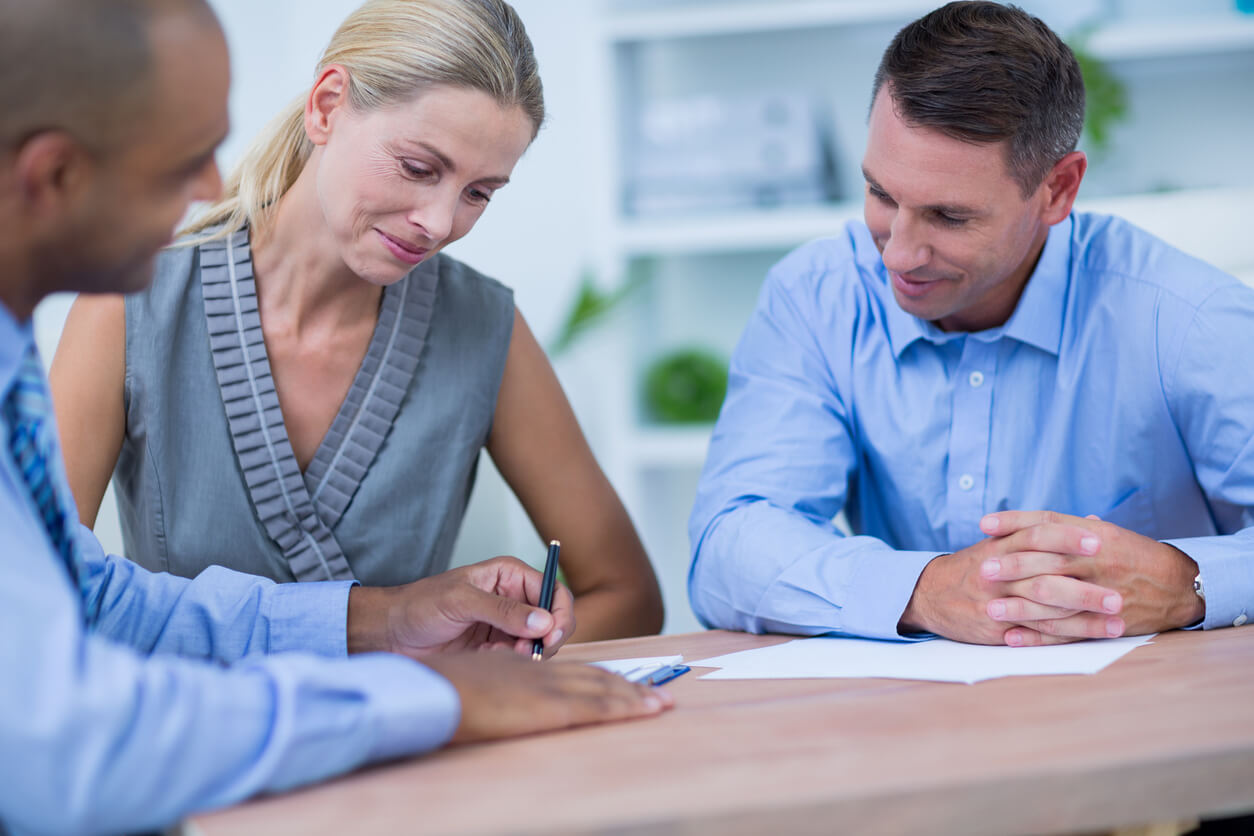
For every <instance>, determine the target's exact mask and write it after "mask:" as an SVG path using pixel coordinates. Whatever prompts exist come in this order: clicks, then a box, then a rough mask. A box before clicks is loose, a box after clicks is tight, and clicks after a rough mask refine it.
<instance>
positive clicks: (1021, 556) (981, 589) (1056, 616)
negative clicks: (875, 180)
mask: <svg viewBox="0 0 1254 836" xmlns="http://www.w3.org/2000/svg"><path fill="white" fill-rule="evenodd" d="M980 529H981V530H982V531H983V532H984V533H985V534H986V535H988V536H987V538H986V539H984V540H981V541H980V542H979V543H976V544H975V545H973V546H969V547H968V548H965V549H962V550H961V551H958V552H954V553H953V554H947V555H941V556H940V557H937V558H935V559H934V560H932V561H931V562H930V563H929V564H928V565H927V567H926V568H924V570H923V573H922V574H921V575H920V576H919V581H918V583H917V585H916V586H915V590H914V594H913V596H912V597H911V599H910V603H909V605H908V606H907V607H906V611H905V613H904V614H903V615H902V618H901V623H900V628H901V630H902V631H903V632H929V633H936V634H937V635H940V636H944V637H946V638H950V639H954V640H957V641H963V642H969V643H972V644H1007V645H1011V646H1032V645H1042V644H1058V643H1061V642H1070V641H1077V640H1079V639H1090V638H1115V637H1118V636H1123V635H1142V634H1145V633H1154V632H1159V631H1162V630H1170V629H1174V628H1177V627H1184V626H1187V625H1189V624H1192V623H1194V622H1196V621H1198V620H1199V619H1201V618H1202V616H1203V615H1204V614H1205V606H1204V604H1203V602H1202V600H1201V599H1200V598H1199V597H1198V596H1197V595H1196V594H1195V593H1194V592H1193V578H1194V577H1195V576H1196V575H1197V564H1196V563H1195V562H1194V561H1193V560H1192V558H1190V557H1188V555H1186V554H1184V553H1183V552H1181V551H1180V550H1179V549H1176V548H1175V547H1173V546H1169V545H1167V544H1166V543H1160V542H1158V541H1156V540H1151V539H1150V538H1148V537H1143V536H1141V535H1139V534H1136V533H1135V532H1132V531H1129V530H1127V529H1125V528H1121V527H1119V526H1117V525H1113V524H1111V523H1108V522H1103V521H1101V520H1099V519H1098V518H1097V517H1085V518H1080V517H1072V516H1068V515H1065V514H1057V513H1054V512H1050V511H1003V512H1000V513H996V514H989V515H988V516H986V517H984V518H983V519H982V520H981V521H980Z"/></svg>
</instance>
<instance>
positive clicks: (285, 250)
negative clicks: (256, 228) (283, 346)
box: [250, 160, 383, 338]
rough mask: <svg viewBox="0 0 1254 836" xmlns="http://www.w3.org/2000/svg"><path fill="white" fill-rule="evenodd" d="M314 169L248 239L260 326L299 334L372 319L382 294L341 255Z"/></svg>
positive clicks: (307, 169) (309, 168)
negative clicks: (259, 231) (319, 196)
mask: <svg viewBox="0 0 1254 836" xmlns="http://www.w3.org/2000/svg"><path fill="white" fill-rule="evenodd" d="M315 171H316V161H315V160H311V161H310V163H308V164H306V166H305V169H304V171H302V172H301V174H300V176H299V177H298V178H297V180H296V182H295V183H294V184H293V185H292V188H291V189H289V190H288V191H287V193H286V194H285V195H284V196H283V197H282V198H281V199H280V200H279V203H278V206H277V207H276V209H275V213H274V217H273V220H272V222H271V223H270V224H269V226H268V228H267V229H266V230H265V232H264V234H263V235H260V236H257V235H254V237H253V239H252V240H251V242H250V245H251V251H252V262H253V278H254V281H255V283H256V287H257V301H258V304H259V305H260V306H261V308H262V314H261V315H262V323H263V326H265V325H268V324H269V325H279V324H280V323H282V325H281V327H282V328H283V330H284V331H286V332H288V333H290V334H291V335H293V336H296V337H298V338H299V336H300V335H301V334H302V333H305V332H307V331H310V330H313V331H315V332H322V331H324V330H325V329H331V330H338V329H340V328H344V327H352V326H356V325H361V324H362V322H363V320H369V321H370V322H374V321H375V320H376V319H377V318H378V312H379V300H380V298H381V297H382V295H383V289H382V288H381V287H378V286H377V285H373V284H371V283H370V282H367V281H365V280H364V279H362V278H361V277H359V276H357V275H356V274H355V273H353V272H352V271H351V270H350V269H349V268H348V266H347V265H346V264H345V263H344V261H343V259H342V258H340V255H339V250H338V248H337V246H336V244H335V242H334V240H333V239H332V237H331V235H330V232H329V230H328V229H327V225H326V219H325V217H324V216H323V214H322V209H321V207H320V206H319V204H318V200H317V194H316V192H315V190H314V183H313V175H314V172H315ZM267 320H268V321H269V322H268V323H267ZM266 330H269V329H268V328H267V329H266Z"/></svg>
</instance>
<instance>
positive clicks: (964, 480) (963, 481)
mask: <svg viewBox="0 0 1254 836" xmlns="http://www.w3.org/2000/svg"><path fill="white" fill-rule="evenodd" d="M958 487H960V488H962V489H963V490H964V491H969V490H971V489H972V488H974V487H975V480H974V479H972V478H971V474H970V473H964V474H962V476H961V477H959V479H958Z"/></svg>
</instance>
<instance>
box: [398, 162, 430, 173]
mask: <svg viewBox="0 0 1254 836" xmlns="http://www.w3.org/2000/svg"><path fill="white" fill-rule="evenodd" d="M401 168H402V169H404V171H405V173H406V174H408V175H409V176H410V177H430V176H431V174H432V172H431V169H429V168H426V167H425V166H420V165H415V164H414V163H411V162H409V161H408V160H401Z"/></svg>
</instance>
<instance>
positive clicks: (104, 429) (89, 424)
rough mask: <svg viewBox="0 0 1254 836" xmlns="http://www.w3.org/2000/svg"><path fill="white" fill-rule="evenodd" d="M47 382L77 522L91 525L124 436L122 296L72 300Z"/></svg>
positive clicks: (124, 328) (107, 484)
mask: <svg viewBox="0 0 1254 836" xmlns="http://www.w3.org/2000/svg"><path fill="white" fill-rule="evenodd" d="M48 378H49V383H50V385H51V388H52V404H53V408H54V409H55V411H56V415H57V429H58V431H59V432H60V436H61V447H62V454H63V455H64V457H65V470H66V476H67V478H68V479H69V482H70V490H71V491H73V493H74V502H75V503H76V504H77V505H78V518H79V520H80V521H82V523H83V524H84V525H86V526H93V525H95V524H96V514H97V513H98V512H99V511H100V500H101V499H102V498H103V497H104V492H105V488H107V487H108V486H109V477H110V476H111V475H112V474H113V466H114V465H115V464H117V460H118V453H120V452H121V450H122V438H123V435H124V433H125V432H126V407H125V405H124V403H123V389H124V386H125V380H126V303H125V301H124V300H123V298H122V297H121V296H86V295H84V296H79V297H78V298H77V299H75V300H74V304H73V305H72V306H71V307H70V315H69V316H68V317H67V318H66V320H65V330H64V331H63V332H62V333H61V341H60V343H58V344H57V353H56V355H55V357H54V358H53V360H52V370H51V371H50V372H49V375H48Z"/></svg>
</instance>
